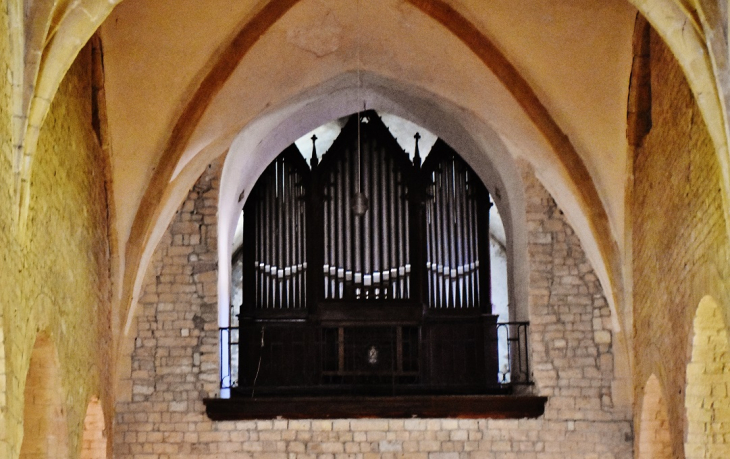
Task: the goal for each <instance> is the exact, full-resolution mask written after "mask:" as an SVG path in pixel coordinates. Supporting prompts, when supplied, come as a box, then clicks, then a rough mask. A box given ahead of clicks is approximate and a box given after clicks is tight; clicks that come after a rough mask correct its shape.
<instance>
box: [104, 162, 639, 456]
mask: <svg viewBox="0 0 730 459" xmlns="http://www.w3.org/2000/svg"><path fill="white" fill-rule="evenodd" d="M219 174H220V164H218V163H214V164H212V165H211V166H210V167H209V168H208V169H207V170H206V172H205V173H204V174H203V175H202V176H201V178H200V179H199V181H198V182H197V184H196V185H195V186H194V187H193V188H192V189H191V191H190V194H189V196H188V198H187V200H186V201H185V202H184V203H183V204H182V206H181V207H180V209H179V211H178V213H177V215H176V216H175V218H174V220H173V222H172V223H171V225H170V227H169V229H168V231H167V234H166V235H165V236H164V238H163V239H162V241H161V242H160V244H159V246H158V248H157V250H156V252H155V255H154V258H153V261H152V263H151V266H150V268H149V270H148V272H147V276H146V280H145V284H144V289H143V296H142V297H141V301H140V303H139V307H138V314H137V317H136V319H135V326H134V327H135V330H133V332H132V337H131V339H133V340H134V343H133V345H132V346H131V348H132V350H131V355H129V356H128V357H127V358H130V359H131V371H130V373H129V379H128V380H127V381H123V382H122V384H121V385H120V387H129V388H130V390H129V391H128V393H122V394H119V395H118V398H117V405H116V426H115V441H114V450H115V457H117V458H131V457H135V458H149V459H152V458H155V459H161V458H168V457H182V456H184V457H194V458H213V457H281V458H285V457H322V458H333V457H353V458H357V457H413V458H452V457H453V458H459V457H462V458H466V457H484V458H494V459H496V458H509V457H516V456H517V455H519V457H521V458H561V459H563V458H601V459H608V458H625V457H631V448H632V437H631V422H630V420H629V418H630V413H626V412H617V411H615V410H614V409H613V405H612V397H611V381H612V380H613V353H612V347H611V341H612V337H611V332H610V331H609V328H608V327H609V322H610V321H609V309H608V306H607V304H606V300H605V298H604V296H603V293H602V291H601V288H600V285H599V283H598V280H597V279H596V276H595V274H594V272H593V270H592V269H591V266H590V265H589V263H588V261H587V260H586V258H585V255H584V253H583V251H582V249H581V248H580V243H579V241H578V239H577V237H576V235H575V234H574V233H573V231H572V229H571V228H570V226H569V225H568V223H567V222H566V220H565V217H564V216H563V214H562V212H561V211H560V209H558V207H557V206H556V204H555V202H554V201H553V199H552V198H551V197H550V195H549V194H548V193H547V192H546V191H545V189H544V188H543V187H542V186H541V185H540V183H539V182H538V181H537V180H536V179H535V177H534V175H533V174H532V172H531V171H530V170H529V169H527V168H525V170H524V180H525V183H526V193H527V196H528V204H527V209H528V214H527V221H528V225H529V229H530V237H529V239H530V243H529V257H530V263H531V270H532V273H531V277H530V280H529V281H530V305H529V308H530V317H531V321H532V325H531V327H532V335H531V340H532V350H533V353H532V362H533V365H534V366H533V369H534V374H535V378H536V380H537V383H538V384H537V387H536V388H535V391H536V392H538V393H540V394H544V395H548V396H550V399H549V402H548V405H547V408H546V412H545V415H544V416H543V417H541V418H539V419H533V420H527V419H520V420H457V419H396V420H386V419H340V420H298V421H288V420H273V421H272V420H262V421H246V422H212V421H210V420H209V419H208V418H207V417H206V416H205V413H204V405H203V403H202V399H203V398H204V397H215V396H217V395H218V385H219V381H218V379H219V376H218V374H219V373H218V372H219V365H218V330H217V327H218V326H217V298H216V277H217V273H216V263H217V260H216V218H215V215H216V205H217V202H216V199H217V196H218V177H219ZM525 306H527V305H525Z"/></svg>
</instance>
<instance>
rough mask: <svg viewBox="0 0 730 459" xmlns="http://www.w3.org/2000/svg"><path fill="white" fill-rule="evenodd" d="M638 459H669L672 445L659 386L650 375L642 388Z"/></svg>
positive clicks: (665, 406)
mask: <svg viewBox="0 0 730 459" xmlns="http://www.w3.org/2000/svg"><path fill="white" fill-rule="evenodd" d="M639 423H640V424H639V443H638V453H639V454H638V456H637V458H638V459H665V458H666V459H671V458H672V443H671V438H670V435H669V419H668V416H667V404H666V402H665V400H664V394H663V392H662V387H661V384H660V383H659V379H657V377H656V375H655V374H653V373H652V375H651V376H649V379H648V380H647V381H646V385H645V386H644V397H643V401H642V404H641V418H640V420H639Z"/></svg>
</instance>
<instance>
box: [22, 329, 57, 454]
mask: <svg viewBox="0 0 730 459" xmlns="http://www.w3.org/2000/svg"><path fill="white" fill-rule="evenodd" d="M24 396H25V398H24V400H25V401H24V408H23V443H22V445H21V447H20V459H26V458H27V459H36V458H45V457H52V458H58V459H62V458H65V457H68V422H67V420H66V407H65V406H64V402H63V394H62V389H61V368H60V365H59V362H58V353H57V351H56V346H55V345H54V343H53V341H52V340H51V338H50V336H49V335H48V334H46V333H41V334H39V335H38V337H37V338H36V341H35V344H34V345H33V351H32V353H31V355H30V367H29V368H28V374H27V376H26V378H25V391H24Z"/></svg>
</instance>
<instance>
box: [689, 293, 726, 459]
mask: <svg viewBox="0 0 730 459" xmlns="http://www.w3.org/2000/svg"><path fill="white" fill-rule="evenodd" d="M693 328H694V336H693V338H692V360H691V361H690V363H689V364H688V365H687V388H686V390H685V399H684V405H685V409H686V413H687V436H686V441H685V445H684V450H685V456H686V457H687V458H689V459H694V458H726V457H730V442H727V440H728V439H730V394H729V393H728V389H730V378H728V374H730V342H728V333H727V326H726V324H725V319H724V316H723V312H722V309H721V308H720V306H719V305H718V303H717V302H716V301H715V300H714V299H713V298H712V297H710V296H705V297H704V298H702V300H701V301H700V304H699V306H698V307H697V312H696V313H695V318H694V326H693Z"/></svg>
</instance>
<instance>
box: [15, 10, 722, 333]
mask: <svg viewBox="0 0 730 459" xmlns="http://www.w3.org/2000/svg"><path fill="white" fill-rule="evenodd" d="M720 4H722V2H720ZM637 9H638V11H640V12H641V13H642V14H644V15H645V16H646V17H647V18H648V19H649V21H650V22H651V23H652V25H654V27H655V28H656V29H657V30H658V32H659V34H660V35H661V36H662V37H663V38H664V39H665V40H666V41H667V43H668V44H669V46H670V47H671V48H672V50H673V51H674V53H675V55H676V56H677V58H678V60H679V62H680V64H681V65H682V66H683V68H684V70H685V73H686V74H687V76H688V80H689V82H690V85H691V86H692V89H693V91H694V93H695V95H696V97H697V100H698V103H699V105H700V107H701V109H702V112H703V115H704V117H705V121H706V123H707V125H708V128H709V131H710V133H711V135H712V137H713V141H714V143H715V147H716V150H717V151H718V155H719V159H720V162H721V164H722V165H723V171H724V174H725V175H724V177H723V185H724V186H725V189H726V190H727V188H728V183H729V181H730V179H729V178H728V177H729V176H730V172H728V171H730V167H728V165H729V161H728V158H727V140H726V139H727V132H728V129H727V120H726V119H725V116H724V115H723V113H724V112H723V111H722V105H723V104H722V99H723V98H724V97H726V94H727V93H728V92H729V91H726V89H727V87H728V86H730V82H726V81H724V80H722V79H720V80H717V79H716V78H715V77H714V75H715V74H730V72H725V73H722V72H720V71H719V70H724V69H727V65H728V64H727V45H726V43H727V39H726V37H722V36H719V34H716V33H715V34H713V33H710V32H712V31H718V30H724V29H723V25H722V24H721V23H720V22H718V21H721V20H722V17H724V15H725V14H726V13H725V12H723V11H719V10H718V7H717V4H715V3H714V2H706V1H702V0H630V1H627V0H600V1H599V0H563V1H554V0H509V1H508V0H494V1H489V2H484V1H483V0H368V1H365V0H346V1H343V0H277V1H265V0H257V1H253V0H252V1H238V2H230V1H224V0H206V1H205V2H200V1H197V0H123V1H121V0H113V1H112V0H78V1H75V2H68V1H55V0H34V1H27V2H23V1H21V0H14V1H11V2H10V3H9V11H8V14H9V15H10V16H11V19H12V18H13V17H20V18H22V20H18V21H13V20H11V23H12V24H16V25H22V27H21V26H18V27H16V29H13V30H11V33H12V35H13V40H11V46H12V48H13V53H14V54H13V55H14V56H15V61H14V62H13V68H12V69H11V71H12V72H13V73H14V74H16V76H15V77H14V78H13V81H14V82H15V83H14V84H15V92H14V95H13V101H12V106H13V112H14V114H15V120H16V121H15V123H16V125H15V128H14V137H15V138H14V139H13V142H14V144H15V145H16V160H15V161H16V171H17V179H16V180H17V187H16V188H17V193H16V196H17V200H18V202H17V208H18V215H17V216H16V217H17V219H18V221H19V223H20V225H18V226H19V227H20V228H21V233H22V226H23V225H22V222H23V220H24V218H25V210H24V209H27V195H28V189H29V188H28V186H29V181H28V177H29V176H30V172H29V171H30V168H31V166H32V160H33V152H34V149H35V142H36V138H37V132H38V129H39V126H40V125H41V124H42V121H43V118H44V117H45V114H46V113H47V109H48V104H49V101H50V100H52V98H53V95H54V94H55V90H56V88H57V87H58V84H59V83H60V81H61V79H62V78H63V75H64V74H65V71H66V70H67V69H68V67H69V66H70V64H71V62H72V61H73V59H74V57H75V55H76V53H78V51H79V49H80V48H81V47H82V46H83V45H84V43H85V42H86V41H87V40H88V38H89V37H90V36H91V35H92V34H93V33H94V32H96V31H98V32H99V35H100V37H101V43H102V47H103V59H104V61H103V62H104V94H105V97H106V116H107V122H108V131H107V134H108V135H107V137H106V142H107V145H106V146H107V147H108V148H107V150H108V151H109V154H110V162H111V180H112V186H111V189H110V190H111V193H110V197H111V202H110V213H111V215H112V216H113V220H112V221H113V231H112V243H113V252H114V254H113V263H114V266H113V272H114V279H113V280H114V289H115V305H116V309H117V310H118V312H119V319H120V322H119V325H120V326H121V325H123V324H124V323H125V322H127V321H128V319H129V318H130V317H132V314H133V311H134V304H135V302H136V295H137V293H138V290H139V286H140V283H141V279H142V277H143V275H144V271H145V270H146V267H147V262H148V260H149V258H150V256H151V254H152V252H153V250H154V248H155V246H156V244H157V242H158V240H159V237H160V236H161V235H162V233H163V232H164V230H165V228H166V227H167V225H168V223H169V221H170V219H171V217H172V215H173V214H174V212H175V210H176V209H177V207H178V205H179V204H180V202H181V201H182V199H183V198H184V196H185V194H186V193H187V191H188V190H189V188H190V187H191V185H192V184H193V183H194V182H195V180H196V179H197V177H198V176H199V175H200V173H201V171H202V170H203V168H204V167H206V166H207V164H208V163H210V161H212V160H213V159H215V158H217V157H220V156H221V155H224V154H225V155H226V167H225V169H224V173H223V177H222V185H221V186H222V191H221V196H220V211H219V221H220V224H221V226H222V227H223V230H222V232H221V234H222V235H223V237H222V239H223V241H222V242H221V246H222V247H223V249H222V251H220V252H219V254H220V255H225V246H226V242H227V240H226V238H227V237H229V236H228V235H230V236H232V233H233V230H234V226H235V217H234V214H235V213H237V211H238V210H240V206H241V203H240V202H239V197H240V196H245V193H246V189H247V186H249V187H250V182H251V181H252V180H254V179H255V176H256V174H257V173H259V172H260V171H261V170H263V167H264V166H265V165H266V163H268V161H269V160H270V159H271V158H273V157H274V156H275V155H276V154H277V153H278V152H279V151H280V150H281V149H282V148H283V147H284V146H286V145H288V144H290V143H291V142H293V141H294V140H295V139H297V138H298V137H300V136H301V135H302V134H304V133H306V132H308V131H310V130H312V129H313V128H315V127H317V126H319V125H321V124H324V123H326V122H328V121H331V120H333V119H336V118H338V117H341V116H345V115H347V114H349V113H351V112H354V111H357V110H359V109H361V108H362V106H363V105H364V106H366V107H367V108H375V109H379V110H382V111H385V112H390V113H393V114H395V115H398V116H401V117H403V118H407V119H410V120H412V121H414V122H416V123H418V124H420V125H421V126H424V127H426V128H427V129H429V130H431V131H432V132H434V133H435V134H437V135H439V136H441V137H442V138H444V139H445V140H447V141H448V142H449V143H451V144H452V146H454V147H455V148H457V150H459V151H460V153H462V155H464V157H465V158H466V159H467V160H468V161H470V163H471V164H472V166H473V167H474V168H475V169H476V170H477V171H478V172H479V173H480V174H481V175H483V176H484V177H486V178H487V179H489V181H491V183H492V184H493V185H492V186H493V187H494V188H495V189H496V192H495V190H492V191H493V194H496V195H501V197H499V196H498V201H499V202H498V203H497V204H498V205H500V206H502V208H501V209H500V210H503V211H504V210H506V211H507V212H508V213H509V212H512V214H513V216H514V217H515V218H517V220H515V219H512V220H514V221H515V222H516V223H517V222H518V220H519V219H518V217H519V213H520V211H521V210H524V209H523V207H520V206H523V205H524V203H522V202H521V199H522V198H521V190H520V186H519V184H518V183H517V182H518V181H519V180H518V174H517V164H518V163H519V161H525V162H527V163H529V164H531V165H532V167H534V169H535V171H536V173H537V174H538V176H539V177H540V178H541V179H542V181H543V182H544V184H545V185H546V187H547V188H548V189H549V191H550V192H551V193H552V194H553V196H554V197H555V199H556V201H557V202H558V204H559V205H560V206H561V208H562V209H563V210H564V211H565V212H566V215H567V216H568V218H569V219H570V221H571V223H572V225H573V226H574V228H575V229H576V232H577V234H578V236H579V237H580V238H581V241H582V243H583V246H584V248H585V249H586V252H587V253H588V256H589V258H590V259H591V261H592V263H593V265H594V267H595V269H596V271H597V273H598V275H599V277H600V279H601V283H602V284H603V286H604V289H606V291H607V296H608V297H609V302H610V303H611V304H612V306H613V307H614V308H616V307H619V308H620V307H621V303H622V301H623V300H622V298H623V294H624V291H623V279H624V273H625V269H626V267H627V265H626V263H627V259H626V258H625V256H624V253H625V240H624V239H625V228H626V212H625V198H626V196H625V187H626V185H627V178H628V172H627V170H628V169H627V167H628V146H627V141H626V110H627V97H628V89H629V77H630V72H631V64H632V57H633V56H632V34H633V26H634V20H635V17H636V14H637ZM21 44H22V46H21ZM18 75H20V77H19V76H18ZM516 223H515V227H514V228H509V225H510V223H509V222H506V223H505V224H506V225H507V226H508V228H507V229H508V232H509V233H510V237H512V240H513V243H516V244H518V245H519V241H520V240H521V239H522V240H524V232H525V229H524V228H519V227H518V226H517V224H516ZM219 250H220V249H219ZM222 274H224V273H222ZM223 287H224V286H223ZM221 292H225V289H224V288H222V290H221ZM614 312H616V310H615V309H614ZM615 319H616V321H615V324H616V325H617V326H618V324H619V321H620V318H615Z"/></svg>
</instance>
